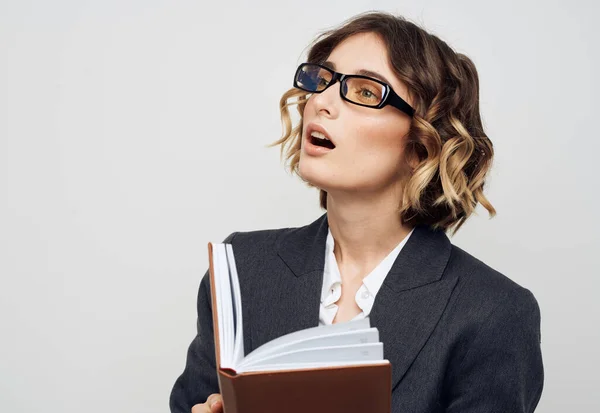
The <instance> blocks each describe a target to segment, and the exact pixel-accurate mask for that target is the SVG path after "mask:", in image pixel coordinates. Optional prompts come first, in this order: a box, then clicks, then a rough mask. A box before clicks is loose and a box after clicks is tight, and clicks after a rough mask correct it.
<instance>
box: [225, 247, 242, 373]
mask: <svg viewBox="0 0 600 413" xmlns="http://www.w3.org/2000/svg"><path fill="white" fill-rule="evenodd" d="M225 247H226V251H227V261H228V267H229V277H230V282H231V291H232V300H231V301H232V306H233V309H232V313H233V323H234V325H233V327H234V345H233V354H232V363H233V365H234V366H237V365H238V364H239V363H240V362H241V360H242V359H243V358H244V323H243V320H242V293H241V289H240V280H239V278H238V272H237V267H236V265H235V257H234V255H233V247H232V246H231V245H230V244H225Z"/></svg>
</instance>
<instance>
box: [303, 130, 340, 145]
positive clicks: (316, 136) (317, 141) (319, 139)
mask: <svg viewBox="0 0 600 413" xmlns="http://www.w3.org/2000/svg"><path fill="white" fill-rule="evenodd" d="M309 139H310V143H312V144H313V145H315V146H321V147H323V148H327V149H333V148H335V145H334V144H333V142H331V141H330V140H329V139H327V137H326V136H325V135H324V134H323V133H320V132H316V131H313V132H312V133H311V134H310V136H309Z"/></svg>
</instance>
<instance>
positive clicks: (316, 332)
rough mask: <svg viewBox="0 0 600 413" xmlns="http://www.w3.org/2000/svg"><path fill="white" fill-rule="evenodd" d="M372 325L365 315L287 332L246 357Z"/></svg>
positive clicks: (257, 355)
mask: <svg viewBox="0 0 600 413" xmlns="http://www.w3.org/2000/svg"><path fill="white" fill-rule="evenodd" d="M370 327H371V322H370V320H369V317H365V318H363V319H361V320H353V321H348V322H345V323H336V324H329V325H326V326H317V327H311V328H307V329H304V330H300V331H294V332H293V333H289V334H286V335H284V336H281V337H278V338H276V339H274V340H271V341H269V342H268V343H265V344H263V345H262V346H260V347H258V348H257V349H255V350H254V351H252V352H251V353H250V354H248V355H247V356H246V357H245V358H248V359H252V358H254V357H262V355H263V354H266V353H267V352H270V351H271V349H272V348H274V347H281V346H284V345H286V344H288V343H292V342H296V341H300V340H309V339H311V338H314V337H321V336H325V335H330V334H335V333H343V332H346V331H355V330H365V329H368V328H370Z"/></svg>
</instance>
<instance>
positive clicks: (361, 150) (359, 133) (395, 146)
mask: <svg viewBox="0 0 600 413" xmlns="http://www.w3.org/2000/svg"><path fill="white" fill-rule="evenodd" d="M367 120H370V122H366V121H367ZM409 127H410V123H407V122H405V121H403V120H401V121H398V120H397V119H394V118H392V119H387V118H383V119H365V122H361V124H360V125H356V128H355V129H354V131H355V133H356V135H355V138H356V139H355V140H354V141H355V143H356V147H355V148H353V150H354V151H355V153H356V154H358V155H359V158H360V159H361V161H362V162H364V163H366V164H369V165H371V166H372V165H373V164H381V166H382V167H388V166H389V165H390V164H393V165H398V164H399V163H400V161H401V160H402V158H403V154H404V142H405V139H406V138H405V137H406V134H407V133H408V130H409Z"/></svg>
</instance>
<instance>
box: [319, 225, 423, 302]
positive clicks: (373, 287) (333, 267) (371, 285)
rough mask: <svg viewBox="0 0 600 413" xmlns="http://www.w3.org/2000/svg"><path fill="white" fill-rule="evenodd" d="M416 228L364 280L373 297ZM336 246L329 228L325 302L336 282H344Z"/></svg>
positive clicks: (324, 270)
mask: <svg viewBox="0 0 600 413" xmlns="http://www.w3.org/2000/svg"><path fill="white" fill-rule="evenodd" d="M413 231H414V228H413V229H411V230H410V232H409V233H408V235H407V236H406V237H404V239H403V240H402V241H400V243H399V244H398V245H397V246H396V248H394V249H393V250H392V251H390V253H389V254H388V255H387V256H386V257H385V258H384V259H383V261H381V262H380V263H379V264H378V265H377V266H376V267H375V268H374V269H373V271H371V272H370V273H369V274H368V275H367V276H366V277H365V278H364V279H363V281H362V283H363V285H364V286H365V288H366V289H367V290H368V291H369V293H370V294H371V297H373V300H374V297H375V296H376V295H377V293H378V292H379V289H380V288H381V286H382V285H383V281H384V280H385V277H386V276H387V274H388V273H389V272H390V269H391V268H392V266H393V265H394V262H395V261H396V258H398V255H399V254H400V251H401V250H402V247H404V245H405V244H406V243H407V242H408V239H409V238H410V236H411V234H412V233H413ZM334 246H335V241H334V239H333V235H332V234H331V230H330V229H328V230H327V239H326V241H325V268H324V269H323V287H322V289H321V302H322V303H323V302H325V300H326V299H327V297H328V296H329V294H330V290H331V289H332V288H333V287H334V285H335V284H336V283H340V284H341V282H342V278H341V275H340V272H339V269H338V266H337V262H336V261H335V254H334V253H333V249H334Z"/></svg>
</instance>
